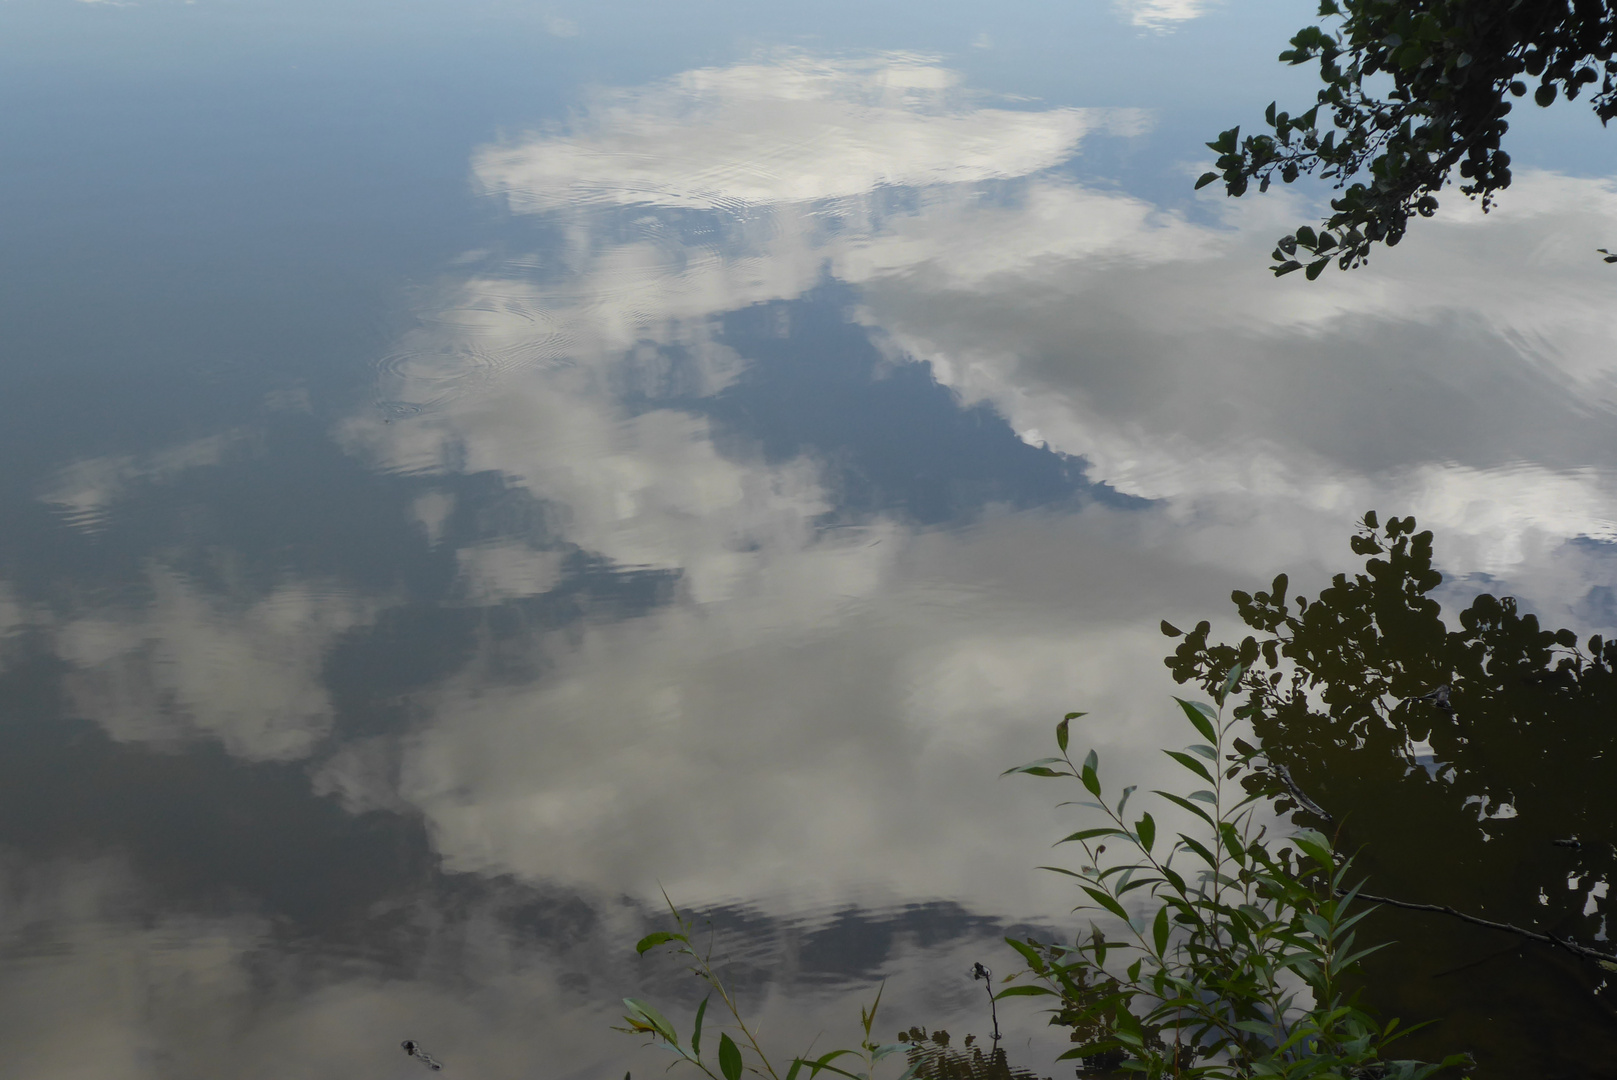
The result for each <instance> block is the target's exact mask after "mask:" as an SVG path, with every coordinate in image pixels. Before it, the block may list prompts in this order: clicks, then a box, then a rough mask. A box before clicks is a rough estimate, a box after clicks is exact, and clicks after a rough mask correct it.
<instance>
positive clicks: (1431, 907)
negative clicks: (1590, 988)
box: [1337, 889, 1617, 967]
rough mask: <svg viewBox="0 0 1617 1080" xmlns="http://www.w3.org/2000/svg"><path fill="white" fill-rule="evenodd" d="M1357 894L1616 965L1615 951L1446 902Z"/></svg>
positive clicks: (1360, 896)
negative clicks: (1605, 950) (1496, 920)
mask: <svg viewBox="0 0 1617 1080" xmlns="http://www.w3.org/2000/svg"><path fill="white" fill-rule="evenodd" d="M1346 894H1347V890H1346V889H1338V890H1337V895H1339V896H1342V895H1346ZM1358 896H1359V899H1360V900H1363V901H1365V902H1367V903H1371V904H1386V905H1387V906H1388V907H1395V908H1404V909H1405V910H1407V911H1435V912H1437V913H1438V914H1439V915H1450V916H1453V917H1454V918H1456V919H1460V920H1461V921H1463V922H1468V923H1472V924H1474V925H1476V926H1486V927H1487V928H1488V929H1490V930H1503V931H1505V932H1506V933H1510V934H1520V935H1521V936H1522V937H1525V938H1531V939H1533V940H1534V941H1542V942H1544V943H1545V944H1546V945H1556V946H1559V947H1560V948H1563V949H1565V950H1566V951H1567V952H1570V953H1573V954H1574V955H1576V956H1581V957H1583V958H1584V959H1586V960H1595V961H1599V962H1600V963H1602V964H1611V965H1613V966H1614V967H1617V953H1603V952H1601V951H1600V950H1598V949H1591V948H1589V947H1588V946H1587V945H1579V944H1578V943H1577V942H1576V941H1573V940H1571V939H1570V938H1558V937H1556V936H1555V935H1554V934H1541V933H1539V932H1538V931H1537V930H1524V929H1523V928H1522V927H1520V926H1515V925H1513V924H1511V923H1503V922H1495V921H1493V920H1492V919H1483V918H1479V917H1478V916H1476V915H1467V914H1466V913H1465V912H1463V911H1456V910H1455V909H1454V908H1451V907H1449V906H1448V905H1447V904H1413V903H1410V902H1409V901H1408V900H1393V899H1391V898H1390V897H1386V896H1371V895H1370V894H1369V893H1359V894H1358Z"/></svg>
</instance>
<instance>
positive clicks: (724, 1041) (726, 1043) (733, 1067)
mask: <svg viewBox="0 0 1617 1080" xmlns="http://www.w3.org/2000/svg"><path fill="white" fill-rule="evenodd" d="M719 1071H720V1072H722V1073H723V1074H724V1080H741V1048H740V1047H738V1046H737V1045H736V1043H735V1040H734V1039H732V1038H730V1036H729V1034H728V1033H726V1034H722V1035H720V1036H719Z"/></svg>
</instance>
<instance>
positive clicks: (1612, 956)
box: [1270, 762, 1617, 971]
mask: <svg viewBox="0 0 1617 1080" xmlns="http://www.w3.org/2000/svg"><path fill="white" fill-rule="evenodd" d="M1270 767H1271V768H1273V769H1274V773H1275V775H1276V776H1278V777H1280V782H1281V783H1283V784H1285V785H1286V790H1287V791H1288V792H1290V793H1291V797H1292V798H1293V799H1295V800H1296V802H1297V805H1298V806H1300V807H1302V808H1303V809H1304V810H1306V811H1308V812H1309V813H1310V814H1313V815H1314V816H1316V817H1319V818H1323V819H1324V820H1325V821H1326V822H1330V823H1334V822H1335V821H1336V818H1334V817H1332V816H1331V815H1330V814H1329V813H1328V812H1326V810H1325V809H1324V808H1323V807H1321V806H1320V805H1319V804H1318V803H1316V802H1315V801H1314V800H1313V799H1310V798H1309V797H1308V795H1307V794H1306V793H1305V792H1304V791H1303V789H1302V788H1300V787H1298V786H1297V781H1295V780H1293V779H1292V778H1291V770H1290V769H1288V768H1286V767H1285V766H1284V765H1281V764H1279V763H1277V762H1271V763H1270ZM1551 843H1555V844H1566V843H1567V841H1565V840H1554V841H1551ZM1573 843H1576V841H1573ZM1346 893H1347V890H1346V889H1338V890H1336V894H1337V895H1338V896H1343V895H1346ZM1358 895H1359V898H1360V899H1361V900H1365V901H1367V902H1369V903H1372V904H1386V905H1387V906H1388V907H1395V908H1403V909H1404V910H1406V911H1432V912H1436V913H1437V914H1439V915H1449V916H1452V917H1454V918H1456V919H1459V920H1460V921H1462V922H1468V923H1471V924H1472V925H1474V926H1486V927H1487V928H1488V929H1490V930H1503V931H1504V932H1506V933H1509V934H1520V935H1521V936H1522V937H1525V938H1531V939H1532V940H1534V941H1542V942H1543V943H1544V944H1546V945H1554V946H1557V947H1559V948H1562V949H1565V950H1566V951H1567V952H1569V953H1572V954H1573V955H1575V956H1581V957H1583V958H1584V959H1585V960H1593V961H1595V962H1596V963H1598V964H1600V965H1601V966H1602V967H1605V968H1608V969H1610V970H1612V971H1617V953H1603V952H1601V951H1599V950H1598V949H1591V948H1589V947H1588V946H1587V945H1579V944H1578V943H1577V942H1575V941H1573V940H1571V939H1570V938H1558V937H1556V936H1555V935H1554V934H1541V933H1539V932H1538V931H1537V930H1525V929H1523V928H1522V927H1520V926H1515V925H1513V924H1511V923H1502V922H1495V921H1493V920H1492V919H1484V918H1481V917H1479V916H1476V915H1467V914H1466V913H1465V912H1463V911H1456V910H1455V909H1454V908H1451V907H1449V906H1448V905H1447V904H1415V903H1411V902H1410V901H1408V900H1394V899H1392V898H1391V897H1386V896H1371V895H1370V894H1369V893H1359V894H1358Z"/></svg>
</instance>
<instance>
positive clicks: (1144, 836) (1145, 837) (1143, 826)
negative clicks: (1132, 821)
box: [1134, 814, 1157, 851]
mask: <svg viewBox="0 0 1617 1080" xmlns="http://www.w3.org/2000/svg"><path fill="white" fill-rule="evenodd" d="M1134 831H1135V832H1136V833H1138V834H1139V837H1140V846H1141V847H1143V848H1145V850H1146V851H1150V850H1151V845H1152V844H1153V843H1154V842H1155V841H1156V838H1157V823H1156V822H1154V821H1152V820H1151V815H1150V814H1146V815H1145V816H1144V817H1142V818H1140V821H1139V824H1137V825H1135V826H1134Z"/></svg>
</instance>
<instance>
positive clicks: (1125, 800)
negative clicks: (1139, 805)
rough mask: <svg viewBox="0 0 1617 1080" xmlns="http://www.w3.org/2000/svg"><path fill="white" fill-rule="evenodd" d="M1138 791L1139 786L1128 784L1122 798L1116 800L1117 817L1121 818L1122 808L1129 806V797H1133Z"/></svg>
mask: <svg viewBox="0 0 1617 1080" xmlns="http://www.w3.org/2000/svg"><path fill="white" fill-rule="evenodd" d="M1139 789H1140V785H1138V784H1130V785H1129V786H1128V787H1126V788H1124V789H1123V797H1122V798H1121V799H1119V800H1117V816H1118V817H1122V816H1123V808H1124V807H1125V806H1127V805H1128V804H1129V796H1130V795H1133V794H1134V793H1135V792H1136V791H1138V790H1139Z"/></svg>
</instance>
